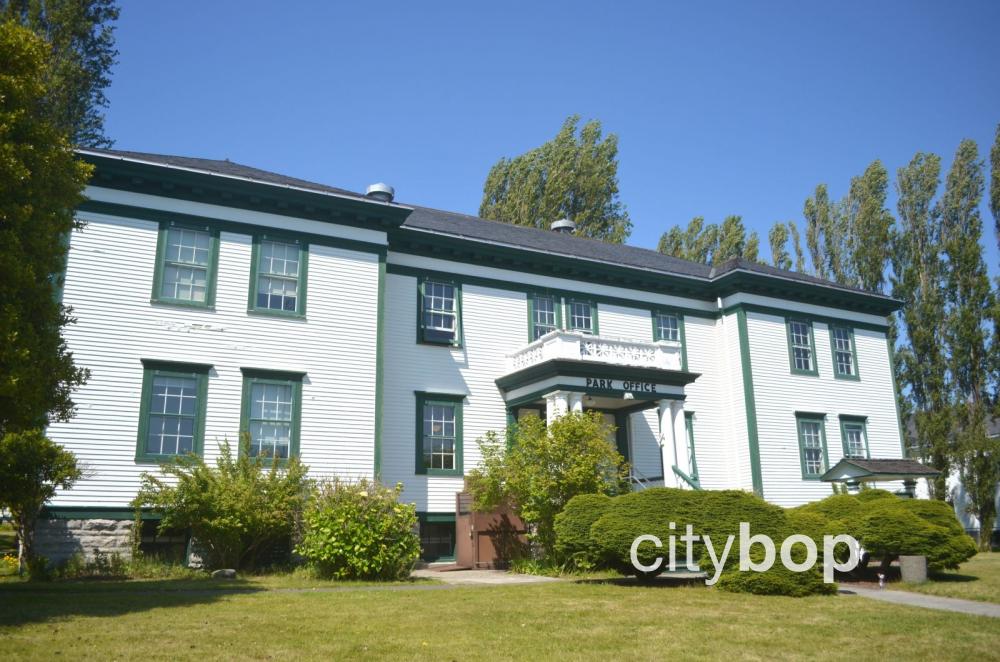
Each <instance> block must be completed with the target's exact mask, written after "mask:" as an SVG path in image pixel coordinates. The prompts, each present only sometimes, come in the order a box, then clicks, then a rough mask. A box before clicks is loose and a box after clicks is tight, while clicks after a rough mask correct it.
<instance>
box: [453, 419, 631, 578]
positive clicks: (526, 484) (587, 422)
mask: <svg viewBox="0 0 1000 662" xmlns="http://www.w3.org/2000/svg"><path fill="white" fill-rule="evenodd" d="M612 432H613V428H611V427H609V426H608V425H607V424H606V423H604V421H603V419H602V418H601V416H600V414H598V413H596V412H586V413H568V414H565V415H563V416H560V417H559V418H556V419H555V420H554V421H553V422H552V423H551V424H549V425H548V426H547V427H546V425H545V421H543V420H541V419H540V418H525V419H523V420H521V421H519V422H518V423H517V425H515V426H512V427H510V428H508V429H507V433H506V439H503V438H501V436H500V435H498V434H497V433H496V432H492V431H491V432H488V433H487V434H486V436H485V437H484V438H483V439H481V440H480V441H479V446H480V449H481V451H482V462H481V464H480V466H479V467H477V468H476V469H474V470H473V471H472V472H471V473H470V474H469V476H468V478H467V484H468V486H469V491H470V493H471V494H472V497H473V503H474V508H475V509H476V510H479V511H492V510H494V509H496V508H498V507H499V506H501V505H503V504H508V505H509V506H510V507H511V509H512V510H513V511H514V513H515V514H516V515H517V516H518V517H520V518H521V520H522V521H523V522H524V523H525V524H527V525H529V526H531V527H532V528H533V532H532V534H531V535H532V538H533V539H534V540H535V541H536V542H537V543H538V544H539V545H540V547H541V549H542V551H543V553H544V554H545V556H546V558H551V557H552V553H553V550H554V545H555V530H554V528H553V527H554V523H555V518H556V515H558V514H559V513H560V512H562V510H563V508H564V507H565V505H566V504H567V503H568V502H569V500H570V499H572V498H573V497H575V496H576V495H578V494H608V495H615V494H620V493H622V492H627V491H628V468H627V465H626V463H625V460H624V458H622V456H621V455H620V454H619V453H618V451H617V450H615V448H614V446H613V445H612V444H611V443H609V442H608V438H609V436H610V435H611V434H612Z"/></svg>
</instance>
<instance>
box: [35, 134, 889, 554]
mask: <svg viewBox="0 0 1000 662" xmlns="http://www.w3.org/2000/svg"><path fill="white" fill-rule="evenodd" d="M80 154H81V156H82V157H83V158H85V159H86V160H87V161H89V162H91V163H93V164H94V165H95V166H96V171H95V175H94V177H93V179H92V181H91V183H90V186H89V187H88V188H87V190H86V195H87V198H88V200H87V202H85V203H84V204H82V205H81V206H80V208H79V211H78V217H79V219H80V220H81V221H83V222H85V223H86V226H85V228H84V229H83V230H81V231H76V232H74V233H73V235H72V238H71V242H70V251H69V258H68V263H67V267H66V278H65V286H64V288H63V292H62V296H63V301H64V303H66V304H67V305H68V306H71V307H72V309H73V315H74V316H75V317H76V318H77V322H76V324H73V325H71V326H69V327H68V328H67V329H66V339H67V342H68V344H69V347H70V349H71V351H72V352H73V355H74V358H75V361H76V363H77V364H78V365H80V366H84V367H86V368H89V370H90V373H91V374H90V380H89V381H88V382H87V384H86V385H85V386H84V387H82V388H81V389H80V390H79V391H78V392H77V393H76V395H75V397H74V400H75V401H76V403H77V405H78V408H77V413H76V416H75V417H74V418H73V419H72V420H71V421H69V422H67V423H57V424H53V425H52V426H51V427H50V428H49V430H48V433H49V435H50V436H51V437H52V438H53V439H54V440H55V441H57V442H58V443H60V444H63V445H64V446H65V447H66V448H68V449H70V450H71V451H73V452H74V453H75V454H76V455H77V457H78V458H79V459H80V460H81V461H82V462H83V463H84V464H85V465H86V467H87V468H88V475H87V477H86V479H85V480H82V481H81V482H79V483H78V484H77V485H76V486H75V487H74V488H73V489H72V490H69V491H66V492H63V493H60V494H59V495H58V496H57V497H56V498H55V499H54V500H53V501H52V502H51V503H50V504H49V507H48V508H47V509H46V517H47V519H46V520H45V522H44V526H43V527H42V529H41V530H42V540H41V541H40V542H41V543H42V548H43V549H42V551H43V553H45V551H46V550H48V551H49V554H50V555H51V556H53V557H58V556H60V555H61V554H62V555H65V554H66V553H70V552H71V551H72V550H73V549H76V550H78V551H83V552H85V553H90V551H91V548H92V547H94V546H100V547H106V548H126V547H127V541H125V542H122V540H123V539H124V538H127V535H126V534H125V533H126V531H127V529H128V527H129V526H130V525H131V519H132V512H131V510H130V508H129V502H130V501H131V499H132V498H133V497H134V496H135V494H136V490H137V488H138V486H139V481H140V475H141V474H142V473H143V472H150V471H156V469H157V465H158V463H160V462H162V461H163V460H164V459H166V458H169V457H171V456H173V455H175V454H178V453H185V452H195V453H199V454H203V455H204V456H205V457H206V458H209V459H210V458H213V457H214V456H216V455H217V453H218V443H219V442H221V441H222V440H224V439H228V440H229V441H230V442H234V443H235V442H236V440H237V438H238V436H239V433H240V431H249V433H250V434H251V436H252V452H264V453H267V454H272V453H273V454H277V455H278V456H280V457H286V456H288V455H299V456H300V457H301V458H302V460H303V461H304V462H305V463H306V464H307V465H308V466H309V467H310V475H311V476H313V477H323V476H332V475H340V476H345V477H362V476H364V477H376V478H378V479H380V480H381V481H383V482H385V483H387V484H395V483H397V482H401V483H402V484H403V485H404V486H405V492H404V497H405V499H406V500H407V501H410V502H413V503H415V504H416V507H417V510H418V512H419V513H420V517H421V523H422V524H421V535H422V537H423V539H424V544H425V554H426V556H427V557H428V558H446V557H447V556H448V555H449V546H450V545H453V543H454V540H453V536H454V520H455V503H456V493H457V492H459V491H461V490H462V487H463V476H464V474H466V473H467V472H469V471H470V470H471V469H472V468H473V467H475V466H476V463H477V462H478V460H479V450H478V446H477V443H476V441H477V439H479V438H480V437H482V436H483V435H484V434H485V433H486V432H487V431H490V430H497V431H499V430H502V429H503V428H504V427H505V426H506V425H507V422H508V420H513V419H517V418H520V417H524V416H542V417H545V418H551V417H553V416H557V415H558V414H559V413H560V412H565V411H570V410H572V411H578V410H597V411H600V412H601V413H602V414H603V415H604V416H605V417H606V418H607V420H608V421H609V422H612V423H613V424H614V425H615V426H617V434H616V438H615V439H614V443H616V444H617V447H618V448H619V450H620V451H621V453H622V454H623V455H624V456H625V457H626V458H627V459H628V461H629V462H630V463H631V465H632V467H633V479H634V482H635V484H636V488H637V489H641V488H642V487H644V486H648V485H663V484H665V485H668V486H677V487H682V488H689V489H724V488H726V489H733V488H735V489H744V490H750V491H753V492H756V493H757V494H759V495H761V496H763V497H764V498H765V499H767V500H768V501H771V502H773V503H776V504H780V505H782V506H791V505H795V504H800V503H804V502H806V501H810V500H815V499H819V498H822V497H825V496H827V495H829V494H831V492H832V489H831V484H830V483H829V482H824V481H821V480H820V477H821V476H823V475H824V473H826V472H827V471H828V470H829V469H830V468H831V467H834V465H837V464H838V462H839V461H840V460H842V459H843V458H845V457H848V458H852V457H853V458H856V459H861V460H864V459H894V458H895V459H898V458H901V457H902V454H903V452H902V451H903V447H902V440H901V433H900V420H899V415H898V412H897V409H896V399H895V395H894V391H895V386H894V383H893V373H892V370H891V363H892V358H891V354H892V346H891V344H890V342H889V341H888V340H887V337H886V330H887V325H886V315H888V314H890V313H891V312H892V311H894V310H896V309H897V308H898V306H899V302H898V301H896V300H894V299H891V298H889V297H886V296H882V295H878V294H873V293H869V292H863V291H859V290H855V289H851V288H847V287H843V286H840V285H837V284H834V283H831V282H828V281H825V280H821V279H818V278H814V277H811V276H808V275H804V274H799V273H791V272H787V271H783V270H780V269H775V268H772V267H769V266H765V265H762V264H756V263H750V262H747V261H744V260H733V261H730V262H727V263H725V264H721V265H716V266H706V265H702V264H696V263H692V262H687V261H685V260H680V259H676V258H672V257H668V256H664V255H660V254H658V253H656V252H653V251H650V250H645V249H640V248H635V247H630V246H622V245H610V244H605V243H601V242H598V241H593V240H588V239H584V238H579V237H574V236H573V235H572V232H571V231H570V232H562V231H558V230H556V231H546V230H537V229H532V228H523V227H517V226H512V225H507V224H503V223H498V222H493V221H487V220H483V219H479V218H476V217H472V216H465V215H462V214H455V213H450V212H444V211H438V210H434V209H427V208H423V207H418V206H411V205H405V204H399V203H397V202H394V201H393V200H392V193H391V189H389V188H388V187H384V186H375V187H372V191H371V192H370V193H369V194H368V195H362V194H359V193H352V192H349V191H346V190H341V189H336V188H331V187H328V186H324V185H319V184H314V183H310V182H305V181H301V180H297V179H293V178H290V177H285V176H281V175H278V174H274V173H270V172H265V171H262V170H258V169H255V168H250V167H246V166H241V165H238V164H235V163H231V162H229V161H214V160H205V159H196V158H182V157H174V156H162V155H154V154H142V153H133V152H121V151H102V150H83V151H81V152H80ZM553 220H555V219H553ZM901 485H902V483H899V482H896V483H894V484H890V485H889V486H890V487H892V488H893V489H900V487H901ZM116 541H117V542H116Z"/></svg>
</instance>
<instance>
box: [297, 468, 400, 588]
mask: <svg viewBox="0 0 1000 662" xmlns="http://www.w3.org/2000/svg"><path fill="white" fill-rule="evenodd" d="M402 490H403V486H402V484H399V485H396V487H395V488H388V487H384V486H382V485H379V484H378V483H373V482H369V481H367V480H361V481H358V482H356V483H355V482H349V481H341V480H337V479H334V480H331V481H324V482H322V483H320V484H319V485H318V486H317V487H316V489H315V490H314V491H313V493H312V496H311V498H310V499H309V501H308V503H307V504H306V508H305V512H304V514H303V518H302V521H303V526H304V531H303V537H302V542H301V543H300V544H299V545H298V546H297V547H296V548H295V551H296V552H297V553H299V554H301V555H302V556H303V557H304V558H305V559H306V560H307V561H308V562H309V563H310V565H312V566H313V567H314V568H315V569H316V572H317V574H318V575H319V576H321V577H324V578H333V579H379V580H396V579H405V578H407V577H408V576H409V575H410V571H411V570H412V569H413V566H414V564H415V563H416V562H417V558H418V557H419V556H420V538H419V536H418V535H417V533H416V530H417V513H416V506H414V505H413V504H402V503H399V495H400V493H401V492H402Z"/></svg>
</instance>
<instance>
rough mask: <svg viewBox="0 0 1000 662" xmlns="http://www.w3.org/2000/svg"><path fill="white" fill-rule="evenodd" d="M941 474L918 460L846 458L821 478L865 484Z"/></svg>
mask: <svg viewBox="0 0 1000 662" xmlns="http://www.w3.org/2000/svg"><path fill="white" fill-rule="evenodd" d="M939 475H941V472H940V471H938V470H937V469H934V468H932V467H928V466H926V465H924V464H921V463H920V462H917V461H916V460H904V459H871V460H863V459H860V458H850V457H845V458H844V459H842V460H841V461H840V462H838V463H837V464H836V465H834V466H833V467H832V468H830V470H829V471H827V472H826V473H825V474H823V475H822V476H820V480H823V481H826V482H828V483H842V482H852V483H863V482H865V481H870V480H880V481H889V480H904V481H905V480H911V481H912V480H916V479H917V478H935V477H937V476H939Z"/></svg>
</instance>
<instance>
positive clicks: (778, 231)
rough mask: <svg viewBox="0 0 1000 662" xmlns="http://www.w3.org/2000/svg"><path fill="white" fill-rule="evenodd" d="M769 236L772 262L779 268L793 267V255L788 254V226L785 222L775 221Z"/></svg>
mask: <svg viewBox="0 0 1000 662" xmlns="http://www.w3.org/2000/svg"><path fill="white" fill-rule="evenodd" d="M767 238H768V241H770V243H771V264H773V265H774V266H776V267H778V268H779V269H785V270H788V269H791V268H792V257H791V256H790V255H789V254H788V226H787V225H785V224H784V223H775V224H774V225H772V226H771V231H770V232H768V233H767ZM800 250H801V249H800Z"/></svg>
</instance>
